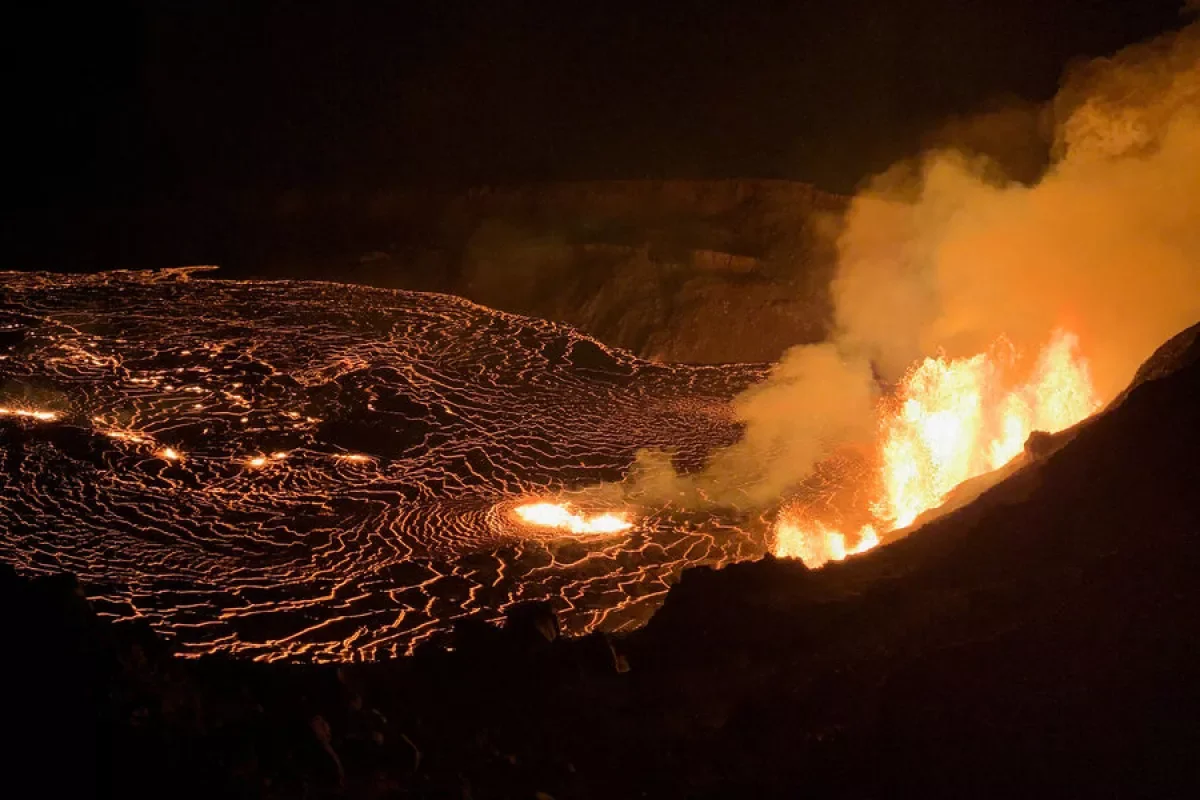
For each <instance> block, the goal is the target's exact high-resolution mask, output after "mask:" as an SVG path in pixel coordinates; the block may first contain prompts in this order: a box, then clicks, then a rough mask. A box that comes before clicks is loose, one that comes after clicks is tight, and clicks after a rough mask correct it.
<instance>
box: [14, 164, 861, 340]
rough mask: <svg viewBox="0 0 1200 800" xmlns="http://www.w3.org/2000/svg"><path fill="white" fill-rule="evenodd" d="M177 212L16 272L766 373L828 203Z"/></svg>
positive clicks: (355, 205)
mask: <svg viewBox="0 0 1200 800" xmlns="http://www.w3.org/2000/svg"><path fill="white" fill-rule="evenodd" d="M190 202H191V204H190V205H178V206H171V205H162V206H156V207H154V208H143V209H109V210H105V211H101V212H98V213H97V214H96V218H95V219H94V220H93V222H92V224H90V225H82V226H81V228H80V230H79V232H78V243H76V244H75V245H72V243H70V242H48V243H47V247H46V251H45V252H42V253H38V254H36V257H31V258H30V259H29V260H27V261H23V262H22V263H21V265H20V266H21V268H22V269H36V268H38V267H39V266H41V267H43V268H45V269H50V270H54V269H59V268H61V265H62V264H71V265H72V268H73V269H76V270H78V269H100V270H107V269H113V268H150V269H157V268H162V267H165V266H175V265H180V264H189V263H190V264H217V265H220V266H221V272H220V273H219V276H220V277H226V278H241V277H270V278H302V279H318V280H335V281H342V282H352V283H363V284H368V285H372V286H381V287H386V288H400V289H417V290H428V291H439V292H447V293H451V294H458V295H461V296H464V297H467V298H469V299H471V300H474V301H476V302H479V303H481V304H483V305H487V306H491V307H493V308H498V309H501V310H504V311H512V312H516V313H521V314H527V315H529V316H534V317H539V318H542V319H548V320H552V321H556V322H566V323H569V324H571V325H573V326H575V327H577V328H579V329H580V330H582V331H584V332H585V333H588V334H590V335H592V336H595V337H596V338H598V339H600V340H601V341H603V342H605V343H606V344H609V345H614V346H618V347H621V348H624V349H627V350H630V351H632V352H634V353H636V354H637V355H640V356H643V357H646V358H655V359H661V360H666V361H682V362H696V363H722V362H734V361H743V362H749V361H753V362H759V361H772V360H774V359H776V358H778V356H779V355H780V354H781V353H782V352H783V351H784V350H785V349H787V348H788V347H790V346H792V345H794V344H799V343H806V342H813V341H819V340H821V339H823V338H824V336H825V333H826V328H827V325H828V321H829V315H830V311H829V301H828V296H827V295H828V285H829V279H830V277H831V275H832V270H833V264H834V252H833V247H832V244H831V242H832V239H833V237H832V235H831V234H832V230H831V229H832V228H833V227H835V226H836V225H837V222H836V220H837V218H838V217H839V215H840V212H841V211H842V209H843V206H844V202H845V201H844V198H840V197H838V196H835V195H829V194H826V193H823V192H820V191H818V190H816V189H814V188H813V187H811V186H809V185H806V184H801V183H794V182H788V181H763V180H719V181H690V180H672V181H598V182H595V181H594V182H576V183H550V184H538V185H527V186H513V187H483V188H476V189H471V190H462V191H460V190H435V189H429V190H408V189H398V190H389V191H378V192H374V193H362V192H359V193H339V192H313V191H274V192H269V193H262V194H255V195H251V194H244V195H238V196H236V197H220V198H212V199H208V200H203V201H197V200H193V201H190ZM72 247H74V248H75V249H74V250H73V249H72ZM56 248H57V249H56ZM76 250H78V252H76Z"/></svg>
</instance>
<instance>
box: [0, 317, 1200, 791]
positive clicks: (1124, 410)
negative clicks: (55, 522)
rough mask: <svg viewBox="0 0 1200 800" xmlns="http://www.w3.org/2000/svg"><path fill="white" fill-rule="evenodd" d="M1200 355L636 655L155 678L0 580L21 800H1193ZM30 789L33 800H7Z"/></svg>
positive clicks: (711, 604) (1197, 343)
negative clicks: (920, 516)
mask: <svg viewBox="0 0 1200 800" xmlns="http://www.w3.org/2000/svg"><path fill="white" fill-rule="evenodd" d="M1198 333H1200V326H1197V327H1196V328H1193V329H1192V330H1190V331H1188V332H1186V333H1185V334H1182V335H1181V336H1180V337H1177V338H1176V339H1175V340H1174V341H1173V342H1172V343H1170V344H1169V345H1168V346H1166V347H1164V348H1163V349H1162V350H1160V351H1159V353H1158V354H1157V355H1156V356H1155V357H1154V358H1152V359H1151V361H1150V362H1147V367H1146V369H1144V370H1143V372H1142V373H1141V375H1140V376H1139V379H1138V382H1137V385H1136V386H1135V387H1134V388H1133V389H1132V390H1131V391H1130V392H1128V393H1127V394H1126V395H1124V396H1123V397H1122V398H1121V399H1120V402H1119V403H1117V404H1115V405H1114V406H1113V407H1112V408H1111V409H1110V410H1108V411H1107V412H1105V413H1103V414H1101V415H1099V416H1098V417H1096V418H1094V419H1093V420H1091V421H1089V422H1088V423H1086V424H1084V425H1081V426H1079V427H1078V429H1076V430H1074V431H1072V432H1071V433H1070V434H1069V435H1064V436H1062V437H1061V438H1062V441H1060V442H1058V443H1057V446H1056V447H1054V448H1045V449H1042V450H1040V451H1039V453H1038V454H1036V455H1035V457H1033V458H1031V459H1030V461H1029V462H1028V463H1027V464H1026V465H1025V466H1024V467H1023V468H1022V469H1020V470H1018V471H1016V472H1015V473H1014V474H1012V475H1011V476H1010V477H1009V478H1008V479H1007V480H1005V481H1003V482H1002V483H1000V484H998V485H997V486H994V487H992V488H991V489H989V490H988V491H986V492H984V493H983V494H982V495H981V496H980V497H979V498H978V499H977V500H975V501H974V502H973V503H970V504H969V505H966V506H964V507H962V508H960V509H958V510H956V511H954V512H952V513H950V514H947V515H946V516H944V517H942V518H941V519H938V520H936V521H934V522H932V523H930V524H928V525H926V526H925V527H924V528H922V529H920V530H918V531H916V532H914V533H913V534H911V535H910V536H908V537H907V538H905V539H903V540H900V541H897V542H892V543H889V544H886V545H884V546H882V547H880V548H878V549H876V550H873V551H871V552H870V553H867V554H865V555H863V556H861V557H859V558H856V559H852V560H850V561H847V562H844V563H841V564H834V565H830V566H827V567H825V568H823V569H821V570H817V571H810V570H807V569H806V568H805V567H804V565H803V564H802V563H800V562H797V561H780V560H775V559H770V558H768V559H764V560H761V561H757V562H743V563H738V564H733V565H730V566H727V567H725V568H722V569H712V568H710V567H698V568H695V569H692V570H688V571H687V572H685V574H684V576H683V579H682V580H681V581H679V582H678V583H677V584H676V585H674V586H673V587H672V588H671V589H670V591H669V592H668V597H667V600H666V602H665V604H664V605H663V607H662V609H661V610H660V611H659V613H658V614H656V615H655V616H654V618H653V619H652V620H651V621H650V623H649V624H648V625H646V626H644V627H643V628H641V629H638V630H636V631H632V632H630V633H627V634H616V635H608V634H603V633H599V632H596V633H592V634H590V635H587V636H584V637H579V638H564V637H558V636H556V635H555V633H556V624H555V615H554V612H553V609H551V608H549V607H548V606H547V605H546V604H544V603H543V604H521V605H515V606H512V607H510V608H509V609H508V613H507V622H506V624H505V625H504V627H503V628H501V629H498V628H495V627H493V626H490V625H486V624H482V623H478V622H465V621H464V622H461V623H460V624H459V625H457V626H456V630H455V634H454V650H453V651H451V652H447V651H444V650H441V649H440V648H437V647H433V646H422V647H420V648H418V650H417V652H416V653H415V655H414V656H412V657H409V658H401V659H396V660H391V661H383V662H376V663H368V664H361V665H358V664H342V665H339V666H334V665H324V664H320V665H301V664H286V663H272V664H256V663H250V662H247V661H245V660H242V659H236V658H228V657H224V656H214V657H209V658H203V659H179V658H176V657H173V656H172V655H171V653H170V650H169V647H168V646H167V645H165V644H164V643H163V641H162V640H161V639H160V638H158V637H156V636H155V635H154V634H153V633H152V632H151V631H150V630H149V629H148V628H146V627H145V626H144V625H128V624H113V623H110V622H108V621H104V620H100V619H98V618H97V617H96V615H95V614H94V613H93V612H92V611H91V609H90V607H89V606H88V604H87V602H86V600H85V599H84V598H83V597H82V596H81V594H80V593H78V592H76V591H75V587H76V584H75V583H74V582H73V581H72V580H71V579H70V578H69V577H68V576H46V577H41V578H38V579H36V580H28V579H20V578H18V577H17V576H16V575H15V574H14V573H13V572H12V571H11V570H6V569H0V623H2V625H3V630H4V631H5V635H6V637H7V640H8V641H10V642H16V643H18V645H17V650H16V652H17V653H18V654H19V655H15V656H14V657H13V658H11V659H10V666H15V667H16V668H17V669H16V674H15V675H14V676H11V677H10V678H9V679H8V680H9V685H10V686H15V687H19V691H16V692H14V693H13V695H14V697H13V701H14V703H13V704H12V705H10V707H9V712H10V717H9V719H10V730H11V731H13V732H14V733H16V734H17V735H16V736H15V737H14V739H15V747H16V749H15V750H13V749H11V748H12V746H10V749H9V750H8V751H6V752H7V754H8V755H10V756H11V755H15V756H16V757H17V758H15V759H14V762H13V763H14V764H28V763H31V762H30V761H29V760H24V759H25V753H26V751H28V755H29V759H32V757H33V756H35V755H37V756H39V757H41V758H43V759H47V758H48V759H50V760H51V761H56V762H58V763H60V764H62V765H63V766H69V768H64V769H53V770H37V769H30V768H28V767H21V768H16V769H10V770H8V771H7V773H6V776H5V778H4V781H5V783H4V786H5V788H6V789H13V791H12V792H11V793H12V794H13V796H24V794H30V795H32V794H34V793H35V791H36V792H39V793H41V794H42V795H45V796H50V795H54V796H72V797H75V796H90V795H93V794H100V795H101V796H117V797H141V796H146V797H162V796H167V795H169V796H175V797H234V796H237V797H271V798H291V797H326V796H330V797H332V796H338V797H362V798H384V797H387V798H415V797H422V798H426V797H427V798H450V797H453V798H465V797H470V798H480V799H481V800H482V799H484V798H542V799H543V800H544V798H546V797H551V798H555V800H564V798H595V799H597V800H599V799H600V798H606V799H607V798H626V797H628V798H637V797H656V798H657V797H689V798H697V797H701V798H732V797H738V798H741V797H772V798H775V797H778V798H792V797H806V796H813V797H918V796H919V797H955V798H960V797H1004V798H1010V797H1192V796H1196V793H1197V790H1200V769H1198V767H1197V760H1196V758H1195V748H1196V744H1195V743H1196V719H1197V718H1198V717H1200V694H1198V692H1197V687H1198V686H1200V656H1198V654H1197V649H1196V644H1195V643H1196V641H1197V639H1198V636H1197V634H1198V633H1200V623H1198V621H1197V620H1198V617H1197V614H1196V609H1197V608H1200V583H1198V582H1197V580H1196V575H1197V574H1198V572H1200V535H1198V532H1200V495H1198V494H1197V492H1196V486H1197V485H1200V469H1198V466H1197V465H1198V463H1200V462H1198V454H1200V337H1198V336H1197V334H1198ZM23 784H28V785H29V786H30V791H27V792H24V793H23V792H22V791H19V790H17V788H16V787H20V786H22V785H23Z"/></svg>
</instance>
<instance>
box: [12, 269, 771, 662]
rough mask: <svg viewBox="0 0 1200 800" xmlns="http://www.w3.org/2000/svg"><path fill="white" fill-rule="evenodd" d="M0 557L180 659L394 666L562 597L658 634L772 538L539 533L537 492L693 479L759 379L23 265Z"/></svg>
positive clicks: (526, 337)
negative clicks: (473, 625)
mask: <svg viewBox="0 0 1200 800" xmlns="http://www.w3.org/2000/svg"><path fill="white" fill-rule="evenodd" d="M2 285H3V288H2V289H0V329H2V330H3V332H4V338H3V340H2V341H0V348H2V350H0V406H3V412H4V413H3V414H0V446H2V447H3V457H4V460H5V469H4V470H3V472H2V473H0V498H2V499H0V529H2V530H3V531H4V534H5V535H4V536H3V537H0V560H3V561H6V562H9V563H11V564H12V565H14V566H15V567H17V568H18V569H20V570H22V571H26V572H33V573H49V572H64V571H65V572H70V573H73V574H75V575H77V576H79V578H80V580H81V582H82V584H83V586H84V587H85V591H86V592H87V594H88V596H89V598H90V599H91V600H92V602H93V604H94V605H95V607H96V608H97V610H98V611H99V612H100V613H102V614H103V615H105V616H108V617H110V618H113V619H116V620H129V619H142V620H145V621H148V622H150V623H151V624H152V625H153V626H154V627H155V628H156V629H157V630H159V631H160V632H161V633H163V634H165V635H167V636H168V637H169V638H171V639H172V640H173V642H174V645H175V647H176V648H177V649H178V651H179V652H180V653H182V654H184V655H200V654H204V653H212V652H225V653H231V654H237V655H239V656H245V657H251V658H256V659H263V660H275V659H293V660H296V659H299V660H309V659H311V660H319V661H330V660H348V659H356V658H364V657H365V658H378V657H385V656H388V655H394V654H401V653H405V652H409V651H411V649H412V648H413V647H414V646H415V645H417V644H419V643H421V642H423V641H426V640H437V639H438V638H439V637H441V636H444V635H445V634H446V633H448V632H449V631H450V630H451V629H452V627H453V626H454V624H455V621H456V620H459V619H462V618H465V617H483V618H485V619H494V618H499V617H501V616H503V614H504V611H505V609H506V608H508V607H510V606H511V605H513V604H514V603H517V602H521V601H527V600H548V601H550V602H551V603H552V605H553V606H554V607H555V608H557V609H558V610H559V611H560V615H561V619H562V623H563V627H564V629H565V631H567V632H569V633H584V632H589V631H593V630H604V631H618V630H623V629H627V628H631V627H635V626H637V625H639V624H641V623H642V622H644V621H645V620H646V619H647V618H648V617H649V615H650V614H651V613H652V612H653V610H654V609H655V608H656V607H657V605H658V604H659V602H660V601H661V599H662V597H663V595H664V593H665V591H666V589H667V587H668V586H669V585H670V584H671V583H672V582H673V580H674V579H675V578H676V577H677V576H678V575H679V573H680V572H681V571H682V570H683V569H684V568H686V567H690V566H695V565H699V564H723V563H728V562H732V561H736V560H743V559H749V558H757V557H760V556H762V555H763V553H764V552H766V550H767V549H768V547H767V544H768V543H767V541H766V539H767V535H766V533H765V532H764V526H763V525H762V523H761V522H760V521H756V520H747V519H745V518H744V517H743V518H738V517H737V515H734V514H732V513H724V512H714V513H702V514H696V513H687V514H684V513H682V512H680V513H673V512H671V511H669V510H668V511H664V512H660V513H654V514H650V515H649V516H644V517H640V518H635V519H633V520H631V522H632V523H633V524H632V526H631V527H629V528H628V529H627V530H623V531H619V532H615V533H608V534H604V535H584V536H576V535H567V534H564V533H562V532H560V531H557V530H555V529H544V528H539V527H537V526H534V525H528V524H524V523H523V522H522V521H521V520H520V519H519V518H518V517H517V516H516V515H514V514H513V513H512V510H513V508H514V507H516V506H517V505H518V504H520V503H523V502H531V501H538V500H543V499H548V498H554V497H557V496H559V495H561V494H562V493H563V492H568V491H570V490H571V489H574V488H578V487H581V486H583V485H587V484H592V483H595V482H598V481H611V480H617V479H620V478H621V477H622V476H623V475H624V474H625V473H626V471H627V470H628V468H629V467H630V465H631V464H632V462H633V460H634V457H635V454H636V452H637V451H638V450H639V449H640V448H644V447H653V448H662V449H666V450H670V451H671V452H672V453H673V454H674V458H675V460H676V463H677V464H678V465H679V466H680V467H682V468H683V469H692V468H696V467H698V466H700V465H701V464H703V462H704V460H705V458H706V456H707V454H708V453H710V452H711V450H712V449H713V448H714V447H720V446H723V445H727V444H730V443H732V442H733V441H735V440H736V439H737V438H738V435H739V432H740V429H739V425H738V424H737V423H736V421H735V420H734V419H733V418H732V416H731V414H730V412H729V400H730V399H731V398H732V397H734V396H735V395H736V394H737V393H738V392H740V391H742V390H744V389H745V388H746V387H747V386H749V385H751V384H752V383H754V382H756V381H759V380H761V379H762V378H763V377H764V376H765V374H766V371H765V368H764V367H761V366H756V365H723V366H687V365H677V364H671V365H664V364H658V363H652V362H648V361H644V360H641V359H638V358H637V357H635V356H633V355H631V354H629V353H627V352H624V351H621V350H616V349H611V348H609V347H606V346H604V345H602V344H600V343H598V342H596V341H595V340H592V339H590V338H588V337H586V336H584V335H583V334H581V333H579V332H577V331H576V330H574V329H572V328H569V327H566V326H563V325H558V324H554V323H550V322H546V321H542V320H537V319H531V318H525V317H520V316H515V315H512V314H507V313H503V312H498V311H494V310H491V309H488V308H484V307H482V306H478V305H475V304H473V303H471V302H469V301H466V300H462V299H460V298H456V297H452V296H448V295H436V294H424V293H415V292H406V291H396V290H385V289H375V288H367V287H360V286H350V285H339V284H330V283H315V282H265V281H263V282H256V281H223V280H208V279H201V278H198V276H197V275H195V274H194V271H193V270H190V269H184V270H167V271H161V272H155V273H141V272H118V273H105V274H97V275H89V276H83V275H73V276H63V275H49V274H37V273H26V274H17V273H9V274H6V275H4V276H3V281H2Z"/></svg>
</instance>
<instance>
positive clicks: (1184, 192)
mask: <svg viewBox="0 0 1200 800" xmlns="http://www.w3.org/2000/svg"><path fill="white" fill-rule="evenodd" d="M1045 113H1046V114H1048V115H1052V116H1051V121H1052V122H1053V123H1054V124H1053V135H1054V141H1053V153H1054V162H1053V164H1052V165H1051V166H1050V168H1049V169H1048V170H1047V171H1046V173H1045V174H1044V175H1043V176H1042V177H1041V178H1040V179H1039V180H1037V181H1036V182H1034V183H1032V184H1020V183H1016V182H1012V181H1009V180H1008V179H1006V177H1005V176H1003V175H1002V174H1000V172H999V169H998V167H997V165H996V164H994V163H991V162H989V161H987V160H986V159H984V158H981V157H978V156H974V157H973V156H968V155H965V154H963V153H961V152H957V151H952V150H941V151H937V152H930V153H926V154H925V155H924V156H922V157H921V158H920V159H918V160H917V161H915V162H912V163H905V164H901V165H897V166H896V167H894V168H893V169H892V170H889V171H888V172H887V173H885V174H884V175H882V176H879V178H877V179H876V180H875V181H874V182H873V183H872V184H871V185H870V187H869V188H868V189H866V190H865V191H863V192H862V193H861V194H860V195H859V196H857V197H856V198H855V199H854V200H853V202H852V204H851V206H850V209H849V211H848V213H847V215H846V218H845V220H844V225H843V226H842V230H841V233H840V237H839V240H838V251H839V262H840V263H839V268H838V272H837V276H836V278H835V280H834V283H833V286H832V293H833V299H834V305H835V317H836V326H837V327H836V331H835V333H834V335H833V338H832V341H831V342H829V343H827V344H822V345H817V346H811V347H798V348H794V349H793V350H791V351H789V352H788V353H787V354H785V356H784V358H783V359H782V361H781V362H780V364H779V365H778V366H777V367H776V368H775V370H774V371H773V373H772V376H771V377H770V379H769V380H768V381H766V382H765V383H763V384H762V385H760V386H757V387H755V388H753V389H751V390H750V391H748V392H747V393H745V394H744V395H743V396H741V397H740V398H739V399H738V400H737V402H736V403H735V410H736V413H737V414H738V416H739V418H740V419H741V420H742V421H743V422H744V423H745V425H746V429H745V435H744V437H743V439H742V440H741V441H740V442H738V443H737V444H735V445H733V446H732V447H729V448H726V449H725V450H722V451H720V452H718V453H716V454H715V455H714V457H713V458H712V459H711V461H710V463H709V464H708V466H707V467H706V468H705V470H704V471H703V472H702V473H700V474H698V475H692V476H687V477H682V476H679V475H676V474H675V473H674V471H673V470H671V469H670V463H669V459H667V458H665V457H663V456H661V455H656V454H643V456H642V458H641V459H639V463H638V464H637V466H636V468H635V470H634V474H633V475H632V476H631V481H630V482H629V483H627V485H626V490H627V492H628V494H627V496H629V497H630V499H636V500H642V501H643V502H645V501H648V500H651V499H654V500H675V501H677V502H684V503H698V504H709V503H715V504H726V503H729V504H734V505H768V504H771V503H773V502H775V501H778V500H779V499H780V495H781V494H782V493H784V492H786V490H787V489H788V488H789V487H792V486H794V485H796V484H797V483H798V482H800V481H801V480H803V479H804V478H805V477H807V476H808V475H809V474H810V473H811V471H812V468H813V465H814V464H816V463H817V462H818V461H820V460H821V459H822V458H823V457H825V456H826V455H828V454H829V453H830V451H831V450H832V449H833V448H835V447H838V446H841V445H845V444H847V443H850V442H853V441H856V440H860V439H864V438H866V437H869V436H870V435H871V433H872V430H873V428H872V426H873V424H874V412H873V398H874V395H875V393H876V391H877V389H876V380H875V377H874V375H873V371H872V366H873V367H874V371H875V372H877V373H878V374H879V375H880V376H881V377H882V378H884V379H885V380H894V379H897V378H899V377H900V376H901V375H902V374H903V372H904V370H905V369H906V368H907V367H908V366H909V365H911V364H912V363H913V362H914V361H915V360H917V359H918V358H920V357H923V356H926V355H932V354H935V353H938V352H943V351H944V352H945V353H946V354H947V355H949V356H952V357H955V356H962V355H969V354H974V353H977V352H980V351H982V350H984V349H986V347H987V346H988V345H989V343H991V342H992V341H993V340H995V339H996V338H997V337H998V336H1000V335H1004V336H1007V337H1008V338H1009V340H1011V341H1012V342H1013V343H1014V344H1015V345H1016V346H1017V347H1018V348H1021V349H1024V350H1026V351H1028V352H1036V350H1037V349H1038V348H1040V347H1041V346H1042V345H1043V344H1045V343H1046V341H1047V340H1048V339H1049V337H1050V335H1051V333H1052V332H1053V331H1054V330H1055V329H1056V328H1059V327H1066V328H1069V329H1070V330H1072V331H1074V332H1075V333H1077V334H1078V335H1079V337H1080V340H1081V342H1082V343H1083V347H1084V351H1085V355H1086V356H1087V357H1088V358H1089V359H1090V361H1091V364H1092V370H1093V378H1094V381H1095V385H1096V388H1097V390H1098V391H1099V392H1100V394H1101V396H1102V397H1103V398H1105V399H1111V398H1112V397H1113V396H1115V395H1116V394H1117V393H1118V392H1119V390H1120V389H1121V388H1122V387H1123V386H1124V385H1125V383H1126V382H1127V381H1128V380H1129V378H1130V377H1131V376H1132V375H1133V373H1134V371H1135V370H1136V368H1137V366H1138V365H1139V364H1140V363H1141V361H1143V360H1144V359H1145V358H1146V357H1147V356H1148V355H1149V354H1150V353H1151V352H1152V351H1153V349H1154V348H1155V347H1156V346H1157V345H1158V344H1160V343H1161V342H1162V341H1164V340H1165V339H1166V338H1168V337H1169V336H1170V335H1171V334H1173V333H1175V332H1177V331H1178V330H1180V329H1182V328H1183V327H1185V326H1187V325H1189V324H1191V323H1193V322H1195V321H1196V320H1197V319H1200V23H1197V24H1193V25H1192V26H1190V27H1189V28H1187V29H1185V30H1183V31H1181V32H1179V33H1176V34H1172V35H1170V36H1166V37H1163V38H1161V39H1158V40H1155V41H1153V42H1150V43H1147V44H1143V45H1138V46H1135V47H1131V48H1128V49H1127V50H1125V51H1122V52H1121V53H1119V54H1117V55H1116V56H1115V57H1113V58H1109V59H1101V60H1098V61H1094V62H1091V63H1089V64H1086V65H1084V66H1083V67H1081V68H1079V69H1077V70H1074V71H1072V72H1071V73H1069V74H1068V75H1067V76H1066V78H1065V80H1064V83H1063V86H1062V89H1061V91H1060V92H1059V94H1058V96H1057V97H1056V98H1055V99H1054V101H1053V102H1052V103H1051V104H1050V105H1049V107H1048V108H1047V109H1046V110H1045Z"/></svg>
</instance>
